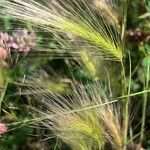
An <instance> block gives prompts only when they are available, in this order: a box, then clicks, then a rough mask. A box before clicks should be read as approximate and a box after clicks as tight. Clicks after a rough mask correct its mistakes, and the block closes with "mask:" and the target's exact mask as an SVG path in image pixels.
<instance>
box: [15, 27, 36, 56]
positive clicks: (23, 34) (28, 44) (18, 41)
mask: <svg viewBox="0 0 150 150" xmlns="http://www.w3.org/2000/svg"><path fill="white" fill-rule="evenodd" d="M35 39H36V36H35V34H34V32H31V33H29V32H28V30H27V29H23V30H21V29H20V30H18V31H17V32H16V33H14V35H13V43H12V48H14V49H16V50H18V51H20V52H25V53H26V52H29V51H30V50H31V49H33V48H34V47H35V45H36V40H35Z"/></svg>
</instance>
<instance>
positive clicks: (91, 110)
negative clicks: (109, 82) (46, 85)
mask: <svg viewBox="0 0 150 150" xmlns="http://www.w3.org/2000/svg"><path fill="white" fill-rule="evenodd" d="M38 90H39V89H38ZM38 90H37V91H38ZM31 91H32V89H31ZM33 91H35V89H33ZM33 97H34V98H35V99H36V100H37V99H38V100H39V103H40V107H41V106H43V107H41V109H38V110H36V112H38V113H39V115H41V116H44V117H46V118H47V119H45V120H43V121H42V124H43V125H44V126H46V127H47V128H48V129H50V130H51V131H53V133H54V135H56V136H57V137H59V138H60V139H61V140H62V141H64V142H66V143H67V144H68V145H69V146H70V147H71V148H72V149H73V150H77V149H81V150H85V149H86V150H97V149H98V150H100V149H103V148H104V146H105V144H106V143H109V145H110V146H111V147H112V148H113V149H122V147H123V136H122V134H123V130H122V128H121V124H120V116H119V114H118V112H117V108H115V106H114V105H113V104H111V102H110V101H109V100H108V99H107V97H106V95H105V94H104V93H103V92H102V91H101V88H100V86H99V85H97V87H96V88H94V87H93V90H91V91H88V90H87V89H85V87H84V86H83V85H79V86H77V85H75V84H74V85H72V94H71V95H70V94H64V96H61V95H59V94H54V93H53V92H51V91H49V92H47V93H45V94H43V95H42V94H40V92H39V94H38V93H37V94H36V95H34V94H33ZM41 99H42V101H41Z"/></svg>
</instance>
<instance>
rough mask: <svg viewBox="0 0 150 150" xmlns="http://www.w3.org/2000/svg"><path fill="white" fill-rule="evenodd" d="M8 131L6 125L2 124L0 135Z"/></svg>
mask: <svg viewBox="0 0 150 150" xmlns="http://www.w3.org/2000/svg"><path fill="white" fill-rule="evenodd" d="M7 130H8V128H7V126H6V125H5V124H4V123H0V134H2V133H5V132H6V131H7Z"/></svg>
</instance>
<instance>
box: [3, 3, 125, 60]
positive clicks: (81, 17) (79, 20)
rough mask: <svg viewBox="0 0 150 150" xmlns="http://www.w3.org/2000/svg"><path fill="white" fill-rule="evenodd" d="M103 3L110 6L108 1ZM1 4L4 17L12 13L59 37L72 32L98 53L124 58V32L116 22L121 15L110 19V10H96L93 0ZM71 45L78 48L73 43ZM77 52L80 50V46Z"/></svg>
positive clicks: (105, 56) (110, 57)
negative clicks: (122, 37) (121, 31)
mask: <svg viewBox="0 0 150 150" xmlns="http://www.w3.org/2000/svg"><path fill="white" fill-rule="evenodd" d="M101 3H102V4H104V5H105V6H107V5H106V4H105V2H101ZM101 6H102V5H101ZM0 7H1V10H2V11H1V12H0V14H1V16H2V17H3V14H5V13H8V14H10V15H11V16H12V17H14V18H16V19H19V20H21V21H29V22H32V23H34V25H36V26H38V27H40V28H42V29H44V30H46V31H49V32H52V33H53V34H54V35H55V36H57V37H58V36H60V35H64V34H66V35H67V34H68V33H69V34H72V35H74V36H76V37H79V38H80V42H81V41H82V46H85V47H86V46H87V45H88V49H90V51H92V52H93V53H96V55H100V56H103V57H104V58H107V59H108V58H109V59H111V60H118V61H121V59H122V49H121V40H120V33H119V31H118V27H117V26H114V25H112V24H118V22H117V17H116V18H115V17H109V18H112V21H108V20H109V19H105V18H107V17H106V16H108V15H107V14H108V13H102V12H103V9H99V11H96V10H94V9H93V8H92V7H91V6H90V3H89V0H82V1H79V0H76V1H75V0H54V1H52V2H51V1H49V3H47V6H45V5H42V4H40V3H39V2H36V1H34V0H33V1H31V0H24V1H22V0H12V1H9V0H2V1H0ZM109 7H111V6H110V5H109ZM109 7H108V8H109ZM108 8H106V10H107V11H108ZM111 10H113V7H111V9H110V11H111ZM109 14H113V12H110V13H109ZM110 22H114V23H110ZM116 22H117V23H116ZM85 43H86V44H85ZM90 47H91V48H90ZM69 48H70V49H71V50H74V49H73V48H72V47H70V46H69ZM60 49H61V48H60ZM63 50H64V49H63ZM64 51H65V50H64ZM76 51H77V52H80V48H78V49H76ZM90 51H89V52H90Z"/></svg>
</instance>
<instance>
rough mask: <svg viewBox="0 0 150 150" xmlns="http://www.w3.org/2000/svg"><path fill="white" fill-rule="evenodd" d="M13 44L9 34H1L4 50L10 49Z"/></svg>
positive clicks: (0, 44)
mask: <svg viewBox="0 0 150 150" xmlns="http://www.w3.org/2000/svg"><path fill="white" fill-rule="evenodd" d="M11 43H12V37H11V36H9V35H8V34H7V33H3V32H0V46H1V47H3V48H6V49H8V48H10V47H11Z"/></svg>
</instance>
